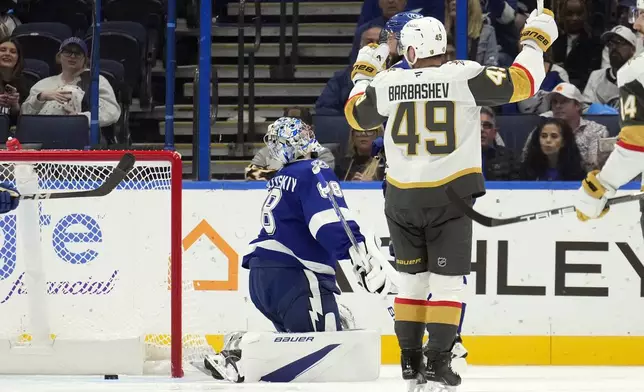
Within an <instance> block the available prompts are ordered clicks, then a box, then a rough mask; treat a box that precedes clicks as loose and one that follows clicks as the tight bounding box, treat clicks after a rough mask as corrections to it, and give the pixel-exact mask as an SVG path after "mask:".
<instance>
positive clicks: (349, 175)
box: [335, 126, 385, 181]
mask: <svg viewBox="0 0 644 392" xmlns="http://www.w3.org/2000/svg"><path fill="white" fill-rule="evenodd" d="M382 133H383V129H382V126H381V127H378V128H375V129H370V130H368V131H358V130H355V129H352V130H351V133H350V136H349V148H348V154H349V155H347V156H346V157H344V159H343V160H342V161H340V163H339V164H338V166H337V167H336V170H335V172H336V174H337V176H338V178H339V179H340V180H342V181H382V180H383V179H384V178H385V162H384V159H379V158H378V157H375V158H374V157H372V145H373V141H374V140H376V138H377V137H378V136H381V135H382Z"/></svg>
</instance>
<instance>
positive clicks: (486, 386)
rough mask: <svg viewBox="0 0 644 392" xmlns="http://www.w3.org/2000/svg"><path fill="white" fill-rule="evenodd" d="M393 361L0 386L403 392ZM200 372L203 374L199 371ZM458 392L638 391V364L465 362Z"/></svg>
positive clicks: (643, 386) (1, 389) (642, 382)
mask: <svg viewBox="0 0 644 392" xmlns="http://www.w3.org/2000/svg"><path fill="white" fill-rule="evenodd" d="M399 374H400V371H399V368H398V367H397V366H385V367H383V368H382V372H381V377H380V379H379V380H378V381H374V382H369V383H326V384H298V383H292V384H268V383H266V384H265V383H262V384H229V383H223V382H218V381H214V380H212V379H208V378H206V377H205V376H203V375H202V374H189V375H188V376H187V377H186V378H184V379H171V378H169V377H168V378H165V377H120V379H119V380H104V379H103V378H102V377H67V376H64V377H63V376H61V377H51V376H0V392H44V391H46V392H50V391H56V392H58V391H61V392H62V391H64V392H75V391H78V392H81V391H82V392H99V391H128V392H139V391H141V392H142V391H154V392H171V391H172V392H176V391H188V392H192V391H194V392H199V391H218V392H228V391H235V392H236V391H258V392H264V391H266V392H272V391H274V392H299V391H304V392H308V391H315V392H322V391H324V392H398V391H400V392H404V391H405V390H406V388H405V384H404V383H403V382H402V381H401V380H400V378H399V377H400V375H399ZM202 376H203V377H202ZM463 378H464V381H463V385H462V386H461V387H460V388H459V392H634V391H637V392H644V367H536V366H535V367H482V366H476V367H474V366H471V367H469V368H468V371H467V373H466V374H464V375H463Z"/></svg>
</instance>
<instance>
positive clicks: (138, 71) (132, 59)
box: [85, 21, 152, 109]
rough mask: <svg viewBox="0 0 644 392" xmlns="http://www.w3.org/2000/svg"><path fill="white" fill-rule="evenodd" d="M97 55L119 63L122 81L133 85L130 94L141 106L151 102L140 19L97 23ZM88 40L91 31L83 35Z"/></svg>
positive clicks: (149, 66) (149, 65)
mask: <svg viewBox="0 0 644 392" xmlns="http://www.w3.org/2000/svg"><path fill="white" fill-rule="evenodd" d="M100 39H101V59H107V60H114V61H117V62H119V63H121V64H122V65H123V68H124V70H125V75H124V76H125V82H126V83H127V84H128V85H129V86H133V95H134V96H136V97H138V98H139V101H140V104H141V107H142V108H146V109H147V108H150V106H151V104H152V63H151V62H150V61H151V58H152V57H151V55H150V54H149V48H148V46H147V42H148V39H147V31H146V30H145V27H143V25H141V24H140V23H136V22H129V21H118V22H103V24H102V26H101V38H100ZM85 41H86V42H87V46H88V47H91V44H92V31H91V30H89V31H88V32H87V35H86V37H85Z"/></svg>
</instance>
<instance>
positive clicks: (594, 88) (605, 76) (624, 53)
mask: <svg viewBox="0 0 644 392" xmlns="http://www.w3.org/2000/svg"><path fill="white" fill-rule="evenodd" d="M636 41H637V37H636V36H635V34H634V33H633V32H632V31H631V29H629V28H628V27H626V26H615V27H613V29H612V30H611V31H607V32H605V33H604V34H603V35H602V43H603V44H604V45H606V47H607V48H609V50H610V54H609V57H610V67H609V68H605V69H598V70H595V71H593V72H592V73H591V74H590V77H589V78H588V84H586V88H585V89H584V97H585V99H586V101H588V102H590V103H600V104H604V105H609V106H612V107H614V108H619V88H618V87H617V71H619V69H620V68H622V65H624V64H626V62H627V61H628V60H630V58H631V57H633V55H635V46H636Z"/></svg>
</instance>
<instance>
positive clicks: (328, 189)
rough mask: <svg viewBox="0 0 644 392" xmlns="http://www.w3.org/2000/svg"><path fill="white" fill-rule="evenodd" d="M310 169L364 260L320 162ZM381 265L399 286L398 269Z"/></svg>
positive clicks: (361, 269)
mask: <svg viewBox="0 0 644 392" xmlns="http://www.w3.org/2000/svg"><path fill="white" fill-rule="evenodd" d="M311 170H312V171H313V174H315V176H316V177H317V179H318V183H319V184H320V186H321V187H322V190H324V191H325V192H326V195H327V198H328V199H329V202H330V203H331V206H332V207H333V210H334V211H335V214H336V215H337V216H338V219H339V220H340V223H342V227H343V228H344V232H345V233H346V234H347V237H349V241H350V242H351V246H353V247H354V248H355V249H356V251H357V252H359V253H361V256H362V258H363V260H366V255H364V254H362V252H361V251H360V248H359V247H358V241H356V237H355V236H354V235H353V232H352V231H351V228H350V227H349V224H348V223H347V220H346V219H345V217H344V215H342V211H340V207H339V206H338V202H337V201H336V200H335V197H334V196H333V191H332V190H331V187H330V186H329V184H328V183H327V181H326V179H325V178H324V176H323V175H322V173H321V172H320V164H319V163H314V164H313V167H312V169H311ZM385 261H386V260H385ZM356 267H357V268H359V271H365V266H364V265H359V266H356ZM382 267H383V269H384V270H385V274H387V276H388V277H389V278H390V279H391V281H392V283H393V284H394V285H395V286H396V287H400V280H399V279H398V271H396V270H395V269H394V268H393V267H392V266H391V264H389V262H388V261H386V265H383V266H382ZM387 294H388V293H385V294H384V295H385V296H386V295H387Z"/></svg>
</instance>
